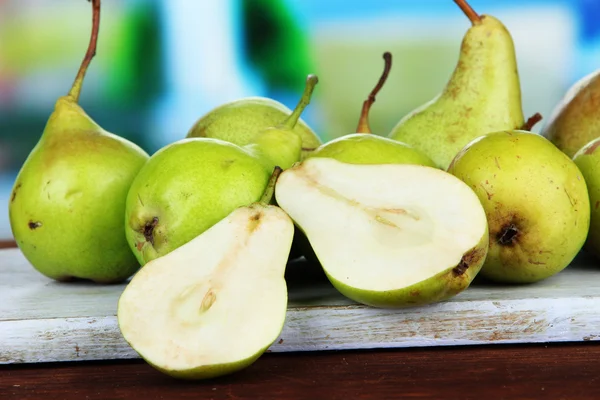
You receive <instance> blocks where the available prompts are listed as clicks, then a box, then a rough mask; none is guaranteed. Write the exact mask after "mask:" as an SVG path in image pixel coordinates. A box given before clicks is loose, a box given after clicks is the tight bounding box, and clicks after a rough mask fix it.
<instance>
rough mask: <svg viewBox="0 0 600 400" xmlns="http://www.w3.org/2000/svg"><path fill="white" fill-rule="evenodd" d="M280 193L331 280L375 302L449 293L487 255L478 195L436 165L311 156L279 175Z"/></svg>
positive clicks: (465, 282)
mask: <svg viewBox="0 0 600 400" xmlns="http://www.w3.org/2000/svg"><path fill="white" fill-rule="evenodd" d="M275 197H276V199H277V204H278V205H279V206H280V207H281V208H283V210H284V211H285V212H286V213H287V214H288V215H289V216H290V217H291V218H292V219H293V220H294V222H295V224H296V225H297V226H298V227H299V228H300V229H301V230H302V232H303V233H304V234H305V235H306V238H307V239H308V241H309V242H310V246H311V248H312V249H313V250H314V253H315V255H316V257H317V258H318V260H319V263H320V264H321V266H322V267H323V270H324V272H325V274H326V275H327V277H328V278H329V280H330V282H331V283H332V284H333V286H334V287H335V288H336V289H337V290H338V291H340V293H342V294H343V295H345V296H346V297H348V298H350V299H352V300H354V301H357V302H360V303H363V304H367V305H370V306H373V307H386V308H396V307H408V306H415V305H421V304H428V303H434V302H438V301H442V300H446V299H449V298H451V297H453V296H455V295H457V294H459V293H461V292H462V291H464V290H465V289H466V288H467V287H469V285H470V283H471V281H472V280H473V278H474V277H475V276H476V275H477V273H478V272H479V270H480V269H481V266H482V265H483V261H484V259H485V257H486V254H487V248H488V242H489V239H488V228H487V221H486V217H485V212H484V210H483V207H482V206H481V203H480V201H479V199H478V198H477V196H476V195H475V193H474V192H473V191H472V190H471V189H470V188H469V187H468V186H467V185H466V184H465V183H463V182H462V181H461V180H459V179H457V178H456V177H454V176H452V175H451V174H449V173H447V172H445V171H442V170H440V169H437V168H432V167H427V166H422V165H414V164H350V163H345V162H341V161H338V160H335V159H332V158H320V157H315V158H308V159H306V160H304V161H302V162H300V163H297V164H295V165H294V166H293V167H292V168H290V169H288V170H286V171H284V172H283V173H282V174H281V176H280V177H279V180H278V182H277V185H276V186H275Z"/></svg>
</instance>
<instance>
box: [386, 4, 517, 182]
mask: <svg viewBox="0 0 600 400" xmlns="http://www.w3.org/2000/svg"><path fill="white" fill-rule="evenodd" d="M455 3H457V4H458V5H459V6H460V7H461V9H462V10H463V12H464V13H465V14H466V15H467V17H469V19H470V20H471V23H472V27H471V28H470V29H469V30H468V31H467V32H466V34H465V36H464V38H463V41H462V45H461V49H460V55H459V59H458V64H457V66H456V68H455V70H454V73H453V74H452V77H451V78H450V80H449V82H448V83H447V85H446V87H445V88H444V90H443V91H442V93H440V94H439V95H438V96H436V97H435V98H434V99H433V100H431V101H429V102H428V103H426V104H424V105H422V106H421V107H419V108H417V109H416V110H414V111H413V112H411V113H409V114H408V115H406V116H405V117H404V118H402V119H401V120H400V121H399V122H398V124H397V125H396V126H395V127H394V128H393V129H392V131H391V132H390V134H389V137H391V138H392V139H395V140H399V141H402V142H404V143H407V144H409V145H411V146H414V147H416V148H417V149H419V150H421V151H423V152H424V153H426V154H427V155H428V156H429V157H431V158H432V159H433V161H434V162H435V163H436V164H437V165H438V166H439V167H440V168H442V169H444V170H445V169H446V168H448V165H449V164H450V161H451V160H452V158H453V157H454V156H455V155H456V153H458V151H459V150H460V149H461V148H463V147H464V146H465V145H466V144H467V143H468V142H470V141H471V140H472V139H474V138H476V137H478V136H481V135H484V134H486V133H489V132H495V131H501V130H509V129H518V128H520V127H521V126H522V125H523V122H524V121H523V120H524V118H523V111H522V105H521V88H520V82H519V75H518V71H517V63H516V57H515V49H514V44H513V40H512V38H511V36H510V34H509V32H508V30H507V29H506V28H505V26H504V25H503V24H502V23H501V22H500V21H499V20H498V19H496V18H494V17H492V16H489V15H481V16H480V15H478V14H477V13H476V12H475V11H474V10H473V9H472V8H471V7H470V6H469V5H468V4H467V2H466V1H465V0H455Z"/></svg>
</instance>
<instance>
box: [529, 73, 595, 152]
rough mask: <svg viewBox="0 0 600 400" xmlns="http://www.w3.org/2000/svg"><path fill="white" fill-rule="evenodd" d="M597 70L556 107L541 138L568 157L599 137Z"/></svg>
mask: <svg viewBox="0 0 600 400" xmlns="http://www.w3.org/2000/svg"><path fill="white" fill-rule="evenodd" d="M599 109H600V69H598V70H597V71H594V72H592V73H590V74H589V75H587V76H584V77H583V78H581V79H580V80H579V81H577V82H575V83H574V84H573V86H571V87H570V88H569V90H568V91H567V92H566V93H565V96H564V97H563V98H562V99H561V101H560V102H559V103H558V104H557V105H556V107H555V108H554V110H553V112H552V114H551V115H550V118H549V119H548V122H547V123H546V124H545V125H544V127H543V129H542V131H541V132H540V133H541V134H542V135H544V136H545V137H547V138H548V140H550V141H551V142H552V143H554V144H555V145H556V147H558V148H559V149H561V150H562V151H563V152H564V153H565V154H566V155H568V156H569V157H573V156H574V155H575V153H576V152H577V151H578V150H579V149H581V148H582V147H583V146H585V145H587V144H588V143H589V142H591V141H592V140H594V139H596V138H597V137H600V112H598V110H599Z"/></svg>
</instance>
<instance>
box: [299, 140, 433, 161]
mask: <svg viewBox="0 0 600 400" xmlns="http://www.w3.org/2000/svg"><path fill="white" fill-rule="evenodd" d="M313 157H327V158H335V159H336V160H338V161H342V162H346V163H350V164H417V165H425V166H428V167H434V168H436V167H437V166H436V165H435V163H434V162H433V161H432V160H431V158H429V157H428V156H427V155H425V154H424V153H423V152H421V151H419V150H416V149H414V148H412V147H410V146H407V145H405V144H403V143H400V142H398V141H396V140H392V139H389V138H384V137H381V136H377V135H375V134H372V133H354V134H350V135H346V136H342V137H340V138H337V139H334V140H332V141H329V142H327V143H325V144H323V145H322V146H321V147H319V148H318V149H317V150H315V151H314V152H312V153H310V154H309V155H308V156H307V157H306V158H313Z"/></svg>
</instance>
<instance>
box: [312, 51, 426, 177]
mask: <svg viewBox="0 0 600 400" xmlns="http://www.w3.org/2000/svg"><path fill="white" fill-rule="evenodd" d="M383 59H384V61H385V66H384V70H383V73H382V75H381V77H380V78H379V82H378V83H377V85H376V86H375V88H374V89H373V90H372V91H371V93H370V94H369V97H368V98H367V100H365V101H364V103H363V107H362V112H361V114H360V119H359V121H358V127H357V128H356V133H351V134H349V135H346V136H342V137H339V138H337V139H334V140H332V141H330V142H327V143H325V144H323V145H321V146H319V147H318V148H317V149H316V150H315V151H313V152H310V153H308V155H307V158H309V157H328V158H334V159H336V160H339V161H343V162H347V163H351V164H388V163H392V164H395V163H398V164H419V165H428V166H431V167H435V164H434V162H433V161H432V160H431V159H430V158H429V157H428V156H427V155H426V154H424V153H423V152H422V151H420V150H417V149H415V148H413V147H412V146H409V145H407V144H404V143H401V142H399V141H396V140H392V139H389V138H385V137H382V136H378V135H375V134H373V133H372V132H371V128H370V127H369V111H370V109H371V105H372V104H373V103H374V102H375V97H376V95H377V93H379V90H380V89H381V88H382V87H383V85H384V84H385V81H386V80H387V77H388V75H389V72H390V69H391V67H392V55H391V53H389V52H386V53H384V54H383Z"/></svg>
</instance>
